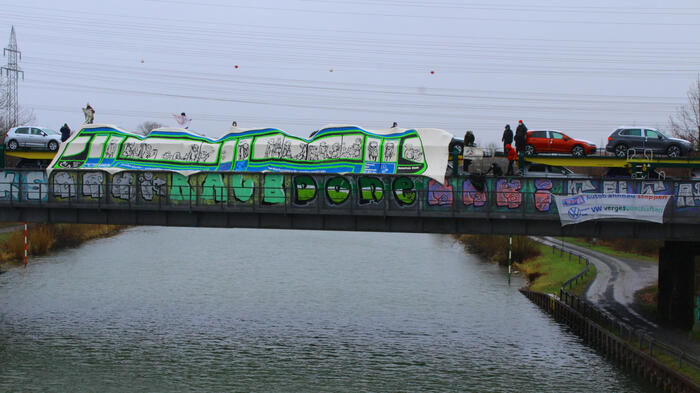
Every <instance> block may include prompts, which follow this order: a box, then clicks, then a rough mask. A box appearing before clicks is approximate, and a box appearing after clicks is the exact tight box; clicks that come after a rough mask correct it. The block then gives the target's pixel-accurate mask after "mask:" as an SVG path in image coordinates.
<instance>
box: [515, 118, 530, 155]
mask: <svg viewBox="0 0 700 393" xmlns="http://www.w3.org/2000/svg"><path fill="white" fill-rule="evenodd" d="M526 140H527V127H525V124H523V121H522V120H518V128H516V129H515V150H516V151H517V152H518V153H520V152H521V151H523V150H524V149H525V141H526Z"/></svg>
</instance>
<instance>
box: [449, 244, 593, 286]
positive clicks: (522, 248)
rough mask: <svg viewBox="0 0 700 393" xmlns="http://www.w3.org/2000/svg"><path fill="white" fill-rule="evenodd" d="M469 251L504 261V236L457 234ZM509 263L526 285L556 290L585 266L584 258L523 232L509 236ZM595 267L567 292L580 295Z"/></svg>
mask: <svg viewBox="0 0 700 393" xmlns="http://www.w3.org/2000/svg"><path fill="white" fill-rule="evenodd" d="M457 238H458V239H459V241H461V242H462V243H463V244H464V245H465V246H466V247H467V248H468V249H469V251H470V252H473V253H475V254H478V255H481V256H483V257H485V258H488V259H489V260H491V261H495V262H498V263H500V264H502V265H505V264H507V263H508V236H491V235H461V236H458V237H457ZM512 256H513V266H514V268H515V269H517V270H520V271H521V272H522V273H523V274H525V276H526V277H527V279H528V281H529V282H530V289H531V290H533V291H538V292H544V293H555V294H559V289H560V288H561V286H562V284H564V282H565V281H566V280H568V279H570V278H571V277H574V276H575V275H577V274H578V273H580V272H581V271H582V270H583V269H584V268H585V266H586V265H585V262H583V261H581V262H580V263H579V261H578V258H574V257H571V260H570V259H569V258H570V257H569V254H567V253H561V252H560V251H559V250H556V252H555V253H553V252H552V248H551V247H548V246H545V245H542V244H540V243H538V242H536V241H534V240H532V239H530V238H528V237H525V236H513V253H512ZM595 275H596V270H595V267H594V266H591V267H590V270H589V271H588V274H586V276H584V277H583V278H582V279H580V280H579V282H578V283H576V284H574V286H572V288H571V289H570V292H571V293H574V294H576V295H581V294H582V293H583V291H584V290H585V289H586V288H587V287H588V284H590V282H591V281H593V278H595Z"/></svg>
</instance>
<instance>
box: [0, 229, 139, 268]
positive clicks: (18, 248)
mask: <svg viewBox="0 0 700 393" xmlns="http://www.w3.org/2000/svg"><path fill="white" fill-rule="evenodd" d="M124 228H126V227H125V226H121V225H95V224H32V225H30V226H29V229H28V235H29V236H28V250H29V255H30V256H38V255H46V254H48V253H50V252H52V251H57V250H60V249H63V248H70V247H76V246H79V245H80V244H82V243H84V242H86V241H88V240H91V239H97V238H102V237H109V236H112V235H115V234H117V233H119V232H120V231H122V230H123V229H124ZM23 260H24V229H21V230H17V231H13V232H7V233H0V263H1V264H2V265H3V266H7V267H9V266H12V265H17V264H20V263H22V262H23Z"/></svg>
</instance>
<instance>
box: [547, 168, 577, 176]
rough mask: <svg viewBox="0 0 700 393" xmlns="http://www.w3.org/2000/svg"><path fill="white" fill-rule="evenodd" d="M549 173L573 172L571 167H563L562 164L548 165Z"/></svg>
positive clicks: (565, 173)
mask: <svg viewBox="0 0 700 393" xmlns="http://www.w3.org/2000/svg"><path fill="white" fill-rule="evenodd" d="M549 173H561V174H562V175H569V174H571V173H573V172H572V171H571V169H569V168H564V167H563V166H550V167H549Z"/></svg>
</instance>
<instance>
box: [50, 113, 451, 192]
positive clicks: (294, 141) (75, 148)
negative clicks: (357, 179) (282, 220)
mask: <svg viewBox="0 0 700 393" xmlns="http://www.w3.org/2000/svg"><path fill="white" fill-rule="evenodd" d="M451 139H452V134H450V133H448V132H446V131H443V130H439V129H434V128H419V129H400V128H391V129H388V130H372V131H370V130H364V129H362V128H359V127H356V126H345V125H339V126H328V127H325V128H323V129H321V130H319V131H317V132H315V133H314V134H313V137H311V138H308V139H306V138H299V137H295V136H292V135H289V134H287V133H285V132H283V131H281V130H278V129H274V128H264V129H241V128H237V127H232V128H231V129H230V130H229V132H228V133H226V134H225V135H224V136H222V137H221V138H218V139H211V138H208V137H205V136H202V135H198V134H196V133H193V132H189V131H187V130H183V129H157V130H154V131H152V132H151V133H149V134H148V135H147V136H143V135H138V134H133V133H130V132H127V131H124V130H121V129H119V128H117V127H115V126H112V125H105V124H90V125H84V126H83V128H82V129H81V130H80V131H78V132H76V133H75V134H74V135H73V136H71V138H70V139H69V140H67V141H66V142H64V143H62V144H61V147H60V149H59V151H58V153H57V154H56V156H55V158H54V160H53V161H52V162H51V164H50V165H49V168H48V170H49V173H50V171H51V170H54V169H86V170H87V169H89V170H103V171H106V172H109V173H116V172H121V171H125V170H170V171H174V172H178V173H180V174H182V175H185V176H188V175H191V174H194V173H198V172H206V171H219V172H221V171H235V172H315V173H372V174H405V175H423V176H428V177H430V178H433V179H435V180H438V181H440V182H444V177H445V172H446V169H447V161H448V154H449V152H448V146H449V143H450V140H451Z"/></svg>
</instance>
